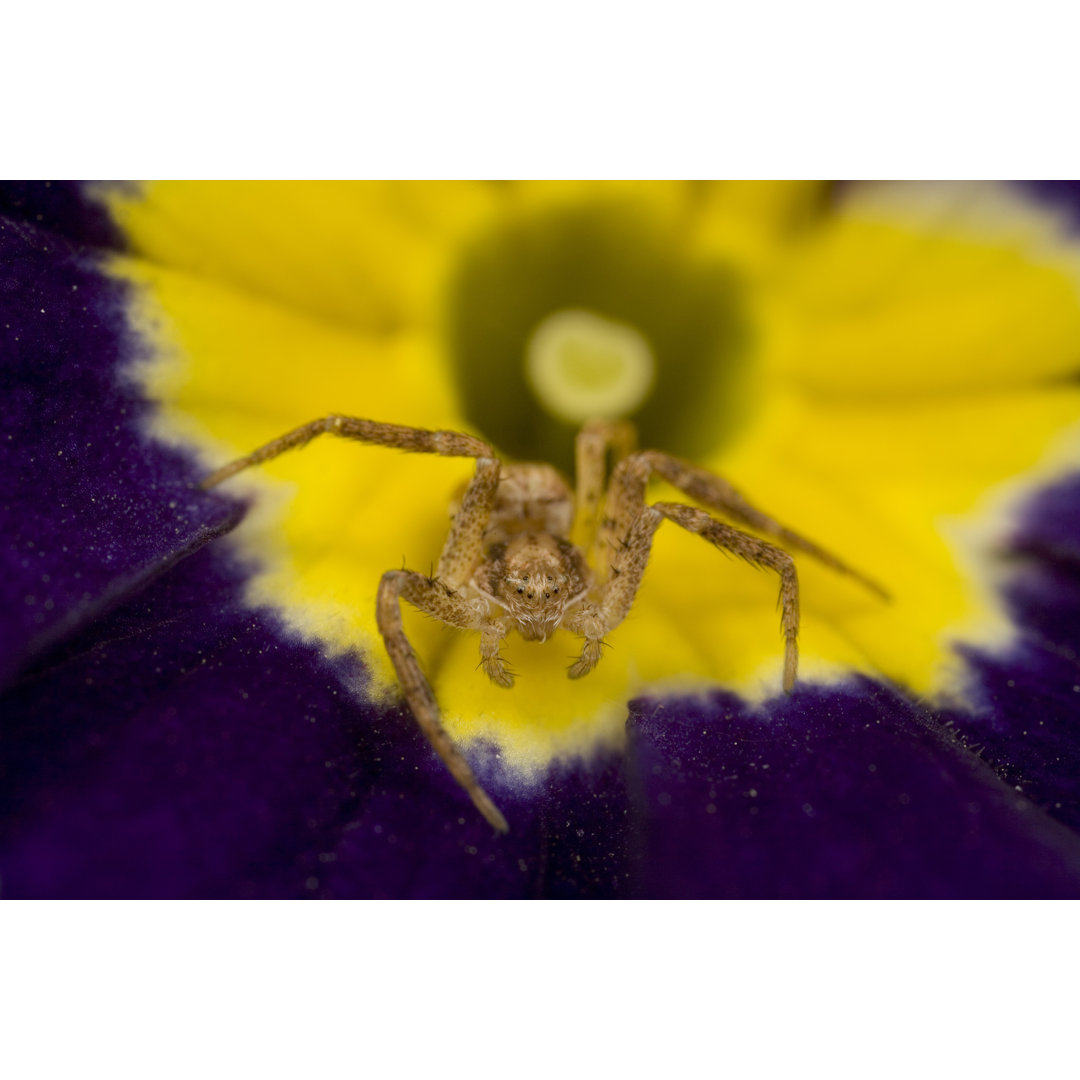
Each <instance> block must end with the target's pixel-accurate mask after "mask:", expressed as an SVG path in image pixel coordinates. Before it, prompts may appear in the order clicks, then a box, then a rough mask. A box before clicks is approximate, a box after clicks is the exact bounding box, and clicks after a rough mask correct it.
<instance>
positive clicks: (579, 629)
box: [566, 502, 799, 692]
mask: <svg viewBox="0 0 1080 1080" xmlns="http://www.w3.org/2000/svg"><path fill="white" fill-rule="evenodd" d="M665 518H666V519H667V520H668V521H673V522H675V524H676V525H680V526H682V528H684V529H686V530H687V531H689V532H692V533H696V534H697V535H698V536H700V537H702V538H703V539H704V540H708V541H709V543H710V544H712V545H713V546H714V547H718V548H720V549H721V550H722V551H730V552H731V553H732V554H734V555H738V556H739V557H740V558H742V559H745V560H746V561H747V562H749V563H752V564H753V565H755V566H764V567H767V568H769V569H770V570H775V571H776V573H777V574H778V575H779V577H780V606H781V609H782V617H781V625H782V627H783V631H784V690H785V691H787V692H790V691H791V690H792V688H793V687H794V685H795V676H796V673H797V671H798V666H799V652H798V635H799V579H798V575H797V573H796V571H795V563H794V561H793V560H792V558H791V556H790V555H789V554H788V553H787V552H786V551H784V550H783V548H779V547H777V546H776V545H775V544H770V543H768V542H767V541H765V540H759V539H758V538H757V537H756V536H751V535H750V534H749V533H744V532H742V531H741V530H739V529H736V528H734V527H733V526H731V525H727V524H725V523H724V522H722V521H717V520H716V519H715V518H713V517H710V516H709V515H708V514H707V513H706V512H705V511H704V510H699V509H698V508H697V507H696V506H687V505H685V504H684V503H671V502H658V503H653V505H651V506H643V507H641V508H639V510H638V513H637V514H636V515H635V517H634V519H633V521H632V522H631V523H630V527H629V529H628V530H627V532H626V534H625V536H624V537H623V538H622V540H621V541H620V542H619V543H618V545H617V546H616V548H615V550H614V551H613V552H612V553H611V558H610V563H609V570H610V573H609V577H608V580H607V581H606V582H605V583H604V584H603V585H602V586H601V589H600V593H599V599H598V601H597V602H596V603H593V604H589V605H585V606H584V607H583V608H582V609H581V610H580V612H578V613H575V615H574V616H573V617H572V618H571V619H568V620H567V623H566V625H567V628H568V629H570V630H572V631H573V632H575V633H579V634H581V635H582V636H583V637H584V638H585V644H584V646H583V647H582V651H581V657H580V659H579V660H578V661H577V662H576V663H575V664H574V665H573V667H571V669H570V677H571V678H580V677H581V676H582V675H585V674H587V673H588V672H589V671H591V670H592V669H593V668H594V667H595V666H596V664H597V662H598V661H599V659H600V646H601V639H602V638H603V636H604V634H606V633H608V632H610V631H611V630H614V629H615V627H616V626H618V625H619V623H621V622H622V621H623V619H625V618H626V616H627V613H628V612H629V611H630V607H631V605H632V604H633V602H634V598H635V597H636V596H637V591H638V588H639V586H640V585H641V578H642V575H643V574H644V573H645V567H646V565H647V564H648V561H649V554H650V551H651V550H652V539H653V535H654V534H655V532H656V530H657V529H658V528H659V527H660V523H661V522H662V521H663V520H664V519H665Z"/></svg>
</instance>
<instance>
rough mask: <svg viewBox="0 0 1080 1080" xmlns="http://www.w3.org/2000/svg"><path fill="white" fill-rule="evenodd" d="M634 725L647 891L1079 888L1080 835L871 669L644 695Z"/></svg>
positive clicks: (1028, 892)
mask: <svg viewBox="0 0 1080 1080" xmlns="http://www.w3.org/2000/svg"><path fill="white" fill-rule="evenodd" d="M631 733H632V752H633V757H634V769H633V771H632V776H633V782H634V783H635V784H636V785H637V787H638V792H639V799H640V802H639V805H638V813H639V815H640V820H639V821H638V823H637V827H638V829H639V830H640V836H641V840H642V849H641V857H640V864H639V866H640V878H639V882H638V885H639V888H640V890H641V892H642V894H644V895H647V896H654V897H691V896H698V897H718V896H719V897H981V896H1002V897H1006V896H1078V895H1080V838H1078V837H1077V836H1076V835H1075V834H1074V833H1073V832H1071V831H1070V830H1068V829H1066V828H1065V827H1064V826H1062V825H1060V824H1059V823H1058V822H1056V821H1054V820H1053V819H1052V818H1050V817H1049V816H1048V815H1046V814H1044V813H1043V812H1042V811H1040V810H1039V809H1038V808H1037V807H1036V806H1035V805H1034V804H1032V803H1031V802H1030V801H1029V800H1027V799H1026V798H1024V797H1023V796H1022V795H1020V794H1018V793H1017V792H1015V791H1014V790H1012V789H1011V788H1010V787H1009V785H1007V784H1006V783H1004V782H1003V781H1002V780H1001V779H1000V778H999V777H998V776H997V775H996V774H995V773H994V772H993V771H992V770H991V769H990V767H989V766H988V765H986V764H985V763H984V762H982V761H980V760H979V759H978V758H977V757H976V756H975V755H973V754H972V753H971V752H969V751H967V750H965V749H963V748H962V746H961V745H959V743H958V740H956V739H955V738H954V737H953V736H952V735H951V734H950V729H948V728H946V727H944V726H943V725H942V724H941V723H940V721H939V720H938V719H937V718H935V717H933V716H932V715H931V714H929V713H926V712H925V711H923V710H922V709H920V708H918V707H917V706H916V705H914V704H913V703H912V702H910V701H908V700H907V699H906V698H904V697H903V696H901V695H899V694H897V693H895V692H893V691H891V690H889V689H887V688H883V687H880V686H876V685H874V684H872V683H870V682H868V681H862V680H859V681H857V682H854V683H853V684H852V685H851V686H850V687H848V688H846V689H845V688H835V689H834V688H821V687H810V686H805V687H802V688H800V689H798V690H797V691H796V693H795V694H794V695H793V696H792V698H791V699H790V701H787V702H781V703H773V704H772V705H771V706H770V707H769V708H767V709H762V710H754V709H750V708H748V707H747V706H746V705H745V704H743V703H742V702H740V700H739V699H738V698H735V697H733V696H728V695H723V694H720V695H716V696H715V697H714V698H713V699H712V700H711V701H710V702H709V703H708V704H706V705H703V704H700V703H685V702H678V701H667V702H653V703H649V704H645V703H643V704H642V707H641V708H640V710H639V711H637V712H636V714H635V716H634V719H633V721H632V724H631Z"/></svg>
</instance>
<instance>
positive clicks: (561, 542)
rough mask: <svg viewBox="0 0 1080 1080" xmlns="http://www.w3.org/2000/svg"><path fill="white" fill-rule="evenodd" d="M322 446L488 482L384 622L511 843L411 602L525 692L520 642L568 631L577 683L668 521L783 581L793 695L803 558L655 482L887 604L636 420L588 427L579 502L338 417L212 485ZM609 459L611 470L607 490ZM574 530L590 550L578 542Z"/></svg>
mask: <svg viewBox="0 0 1080 1080" xmlns="http://www.w3.org/2000/svg"><path fill="white" fill-rule="evenodd" d="M322 434H331V435H340V436H342V437H343V438H346V439H357V440H359V441H360V442H366V443H374V444H376V445H378V446H389V447H396V448H398V449H400V450H411V451H415V452H418V453H424V454H441V455H442V456H444V457H465V458H475V459H476V473H475V475H474V476H473V479H472V481H471V482H470V483H469V485H468V487H467V488H466V489H465V492H464V494H463V496H462V498H461V502H460V505H459V506H458V508H457V511H456V513H455V514H454V517H453V522H452V524H451V526H450V535H449V536H448V537H447V538H446V543H445V544H444V545H443V549H442V554H441V555H440V556H439V565H438V569H437V570H436V571H435V574H434V576H431V577H429V576H427V575H426V574H419V573H416V572H415V571H412V570H388V571H387V572H386V573H385V574H383V576H382V581H381V582H380V584H379V592H378V599H377V607H376V619H377V622H378V626H379V631H380V633H381V634H382V636H383V639H384V641H385V642H386V650H387V652H388V653H389V654H390V659H391V661H392V662H393V665H394V670H395V671H396V672H397V676H398V680H399V681H400V683H401V689H402V692H403V693H404V695H405V700H406V702H407V703H408V705H409V708H410V709H411V710H412V714H413V716H414V717H415V718H416V722H417V723H418V724H419V725H420V728H421V730H422V731H423V732H424V734H425V735H426V736H427V738H428V741H429V742H430V743H431V745H432V747H434V749H435V752H436V753H437V754H438V755H439V757H440V758H442V760H443V762H444V763H445V764H446V767H447V768H448V769H449V770H450V772H451V773H452V774H453V776H454V778H455V779H456V780H457V782H458V783H459V784H460V785H461V786H462V787H463V788H464V789H465V791H466V792H468V794H469V796H470V797H471V799H472V801H473V802H474V803H475V804H476V807H477V809H479V811H480V812H481V813H482V814H483V815H484V817H485V818H486V819H487V820H488V821H489V822H490V823H491V824H492V825H493V826H494V827H495V828H496V829H498V830H499V831H500V832H506V831H507V829H508V826H507V824H506V819H505V818H504V817H503V815H502V814H501V813H500V812H499V810H498V808H497V807H496V806H495V804H494V803H493V802H492V801H491V799H490V798H489V796H488V794H487V792H486V791H484V789H483V788H482V787H481V786H480V783H479V782H478V781H477V779H476V776H475V775H474V774H473V771H472V769H471V768H470V766H469V763H468V762H467V761H466V760H465V758H464V757H463V756H462V754H461V751H460V750H458V748H457V747H456V746H455V745H454V743H453V741H452V740H451V739H450V736H449V735H448V734H447V733H446V730H445V729H444V728H443V726H442V722H441V720H440V715H439V706H438V702H437V701H436V700H435V694H434V692H433V691H432V689H431V685H430V684H429V683H428V681H427V679H426V678H425V677H424V674H423V672H422V671H421V669H420V664H419V662H418V660H417V658H416V653H415V652H413V649H412V646H410V644H409V642H408V639H407V638H406V637H405V632H404V630H403V628H402V623H401V609H400V600H401V599H405V600H407V601H408V602H409V603H410V604H413V605H415V606H416V607H417V608H419V609H420V610H421V611H424V612H426V613H427V614H428V615H431V616H433V617H434V618H436V619H439V620H441V621H442V622H444V623H446V624H447V625H448V626H452V627H456V628H458V629H460V630H477V631H479V632H480V657H481V662H482V664H483V668H484V671H485V672H487V674H488V677H489V678H491V679H492V680H493V681H494V682H496V683H498V684H499V686H506V687H509V686H512V685H513V682H514V679H513V676H512V675H511V674H510V672H508V671H507V669H506V665H505V664H504V663H503V660H502V658H501V657H500V655H499V646H500V644H501V642H502V640H503V638H505V637H506V636H507V634H509V633H510V631H511V630H517V631H518V632H519V633H520V634H521V635H522V637H524V638H525V639H526V640H528V641H545V640H547V638H548V637H549V636H550V635H551V634H552V633H553V632H554V630H555V629H556V628H557V627H559V626H564V627H566V629H568V630H570V631H571V632H572V633H575V634H579V635H580V636H581V637H582V638H583V645H582V649H581V656H580V657H579V658H578V659H577V661H576V662H575V663H574V664H573V665H572V666H571V667H570V670H569V675H570V678H572V679H577V678H580V677H581V676H582V675H586V674H588V673H589V672H590V671H592V669H593V668H594V667H595V666H596V664H597V663H598V661H599V660H600V655H601V645H602V644H603V639H604V636H605V635H606V634H608V633H610V632H611V631H612V630H614V629H615V627H617V626H618V625H619V623H621V622H622V621H623V619H624V618H626V615H627V613H628V612H629V610H630V606H631V605H632V604H633V602H634V596H635V595H636V593H637V590H638V586H639V584H640V583H641V577H642V574H643V573H644V571H645V565H646V563H647V562H648V560H649V551H650V549H651V547H652V538H653V534H654V533H655V532H656V529H657V527H658V526H659V525H660V523H661V522H662V521H663V520H664V519H665V518H666V519H667V520H669V521H673V522H675V524H676V525H681V526H682V527H683V528H684V529H687V530H689V531H690V532H692V533H697V535H698V536H701V537H702V538H703V539H705V540H708V541H709V542H710V543H711V544H714V545H715V546H716V547H718V548H721V549H723V550H726V551H730V552H732V553H734V554H735V555H738V556H739V557H740V558H743V559H746V560H747V561H748V562H750V563H753V564H754V565H756V566H763V567H767V568H769V569H770V570H774V571H776V573H777V574H778V575H779V577H780V607H781V611H782V616H781V624H782V627H783V632H784V690H786V691H790V690H791V689H792V687H793V686H794V685H795V675H796V671H797V668H798V645H797V638H798V631H799V582H798V577H797V575H796V573H795V564H794V562H793V561H792V558H791V556H790V555H789V554H788V553H787V552H786V551H784V550H783V549H782V548H780V547H777V546H776V545H775V544H771V543H768V542H767V541H765V540H760V539H758V538H757V537H755V536H751V535H750V534H749V533H745V532H742V531H740V530H739V529H735V528H733V527H732V526H730V525H726V524H724V523H723V522H721V521H717V520H716V519H715V518H713V517H711V516H710V515H709V514H707V513H705V511H704V510H700V509H698V508H697V507H694V506H688V505H686V504H684V503H676V502H657V503H652V504H649V503H647V502H646V501H645V488H646V485H647V483H648V481H649V478H650V477H651V476H653V475H656V476H659V477H662V478H663V479H664V480H666V481H667V482H668V483H669V484H671V485H672V486H673V487H675V488H677V489H678V490H679V491H682V492H683V493H684V494H686V495H687V496H689V497H690V498H691V499H694V500H695V501H696V502H699V503H702V504H703V505H705V506H708V507H710V508H711V509H713V510H720V511H723V512H724V513H726V514H727V515H728V516H730V517H731V518H733V519H734V520H736V521H739V522H741V523H742V524H744V525H748V526H750V527H751V528H752V529H755V530H756V531H758V532H760V533H763V534H765V535H766V536H770V537H773V538H774V539H776V540H780V541H782V542H783V543H785V544H787V545H788V546H789V547H791V548H793V549H795V550H797V551H802V552H805V553H807V554H809V555H812V556H814V558H816V559H818V560H819V561H821V562H823V563H825V564H826V565H827V566H830V567H832V568H833V569H834V570H837V571H839V572H841V573H844V574H849V575H851V576H852V577H855V578H857V579H858V580H860V581H861V582H862V583H863V584H864V585H866V586H867V587H868V588H870V589H872V590H873V591H874V592H876V593H878V594H879V595H881V596H885V595H886V594H885V592H884V590H883V589H882V588H881V587H880V586H879V585H877V584H876V583H875V582H873V581H871V580H870V579H868V578H866V577H864V576H863V575H862V574H859V573H858V572H857V571H855V570H853V569H851V567H849V566H847V565H846V564H845V563H843V562H841V561H840V560H839V559H837V558H836V557H835V556H833V555H830V554H829V553H828V552H826V551H823V550H822V549H821V548H819V547H818V546H817V545H816V544H813V543H811V542H810V541H809V540H806V539H805V538H803V537H802V536H799V535H798V534H797V533H794V532H792V531H791V530H790V529H787V528H785V527H784V526H783V525H781V524H779V523H778V522H776V521H774V520H773V519H772V518H771V517H768V516H767V515H765V514H763V513H761V511H759V510H756V509H754V507H752V506H750V504H749V503H747V502H746V500H745V499H743V497H742V496H741V495H740V494H739V493H738V492H737V491H735V489H734V488H732V487H731V486H730V485H729V484H728V483H727V482H726V481H724V480H721V479H720V478H719V477H717V476H713V475H712V474H711V473H709V472H706V471H705V470H703V469H699V468H697V467H696V466H694V465H691V464H689V463H688V462H685V461H681V460H679V459H678V458H676V457H672V456H671V455H670V454H665V453H662V452H660V451H658V450H642V451H634V444H635V432H634V428H633V426H632V425H631V424H629V423H627V422H625V421H605V420H598V421H592V422H591V423H588V424H586V425H585V426H584V428H582V430H581V432H580V434H579V435H578V438H577V444H576V468H577V491H576V498H575V493H574V492H572V491H571V489H570V487H569V485H568V484H567V482H566V481H565V480H564V479H563V477H562V476H561V475H560V474H559V473H558V472H557V471H556V470H555V469H554V468H553V467H552V466H550V465H537V464H514V465H508V464H503V463H501V462H500V461H499V460H498V458H497V457H496V455H495V451H494V450H493V449H492V448H491V447H490V446H488V445H487V444H486V443H484V442H482V441H481V440H480V439H477V438H475V437H474V436H472V435H465V434H462V433H460V432H456V431H427V430H424V429H422V428H413V427H403V426H401V425H398V424H384V423H379V422H377V421H374V420H360V419H357V418H355V417H351V416H327V417H324V418H323V419H321V420H313V421H312V422H311V423H309V424H304V425H303V427H299V428H296V430H294V431H290V432H289V433H288V434H286V435H282V436H281V437H280V438H278V439H275V440H274V441H273V442H269V443H267V444H266V445H265V446H262V447H260V448H259V449H258V450H255V451H254V452H253V453H251V454H248V456H247V457H243V458H239V459H238V460H236V461H233V462H232V463H230V464H229V465H225V466H224V467H223V468H220V469H218V470H217V472H215V473H213V474H212V475H210V476H208V477H207V478H206V479H205V480H204V481H203V484H202V486H203V487H204V488H211V487H215V486H216V485H217V484H220V483H221V482H222V481H223V480H227V479H228V478H229V477H230V476H233V475H235V474H236V473H238V472H240V471H241V470H242V469H246V468H248V467H249V466H252V465H257V464H259V463H260V462H263V461H268V460H269V459H270V458H274V457H277V456H278V455H279V454H282V453H284V452H285V451H286V450H292V449H295V448H296V447H301V446H305V445H307V443H309V442H311V440H312V439H314V438H315V437H316V436H317V435H322ZM609 454H610V456H611V459H612V462H613V468H612V472H611V480H610V483H609V484H607V485H606V486H605V482H604V481H605V478H606V476H607V469H608V457H609ZM605 495H606V503H605ZM602 508H603V510H604V513H603V516H602V517H601V516H600V511H601V509H602ZM572 528H573V529H574V535H575V537H576V538H577V539H578V541H579V543H578V544H575V543H573V542H572V541H571V539H570V535H571V529H572ZM590 564H591V569H590Z"/></svg>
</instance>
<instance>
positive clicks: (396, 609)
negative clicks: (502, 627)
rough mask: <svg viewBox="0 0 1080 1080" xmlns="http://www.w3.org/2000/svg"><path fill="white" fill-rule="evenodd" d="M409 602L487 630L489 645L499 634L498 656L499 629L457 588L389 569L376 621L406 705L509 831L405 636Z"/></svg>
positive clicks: (462, 625)
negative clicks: (458, 743) (404, 608)
mask: <svg viewBox="0 0 1080 1080" xmlns="http://www.w3.org/2000/svg"><path fill="white" fill-rule="evenodd" d="M402 598H403V599H405V600H408V601H409V603H410V604H412V605H413V606H414V607H417V608H419V609H420V610H421V611H423V612H426V613H427V614H428V615H431V616H433V617H434V618H436V619H439V620H440V621H442V622H444V623H446V624H447V625H448V626H453V627H456V628H457V629H459V630H481V631H484V638H483V639H482V641H483V642H487V641H488V638H489V635H492V634H493V635H494V636H495V644H494V652H495V655H496V657H497V654H498V640H499V638H498V633H499V629H498V628H492V627H489V625H488V621H487V620H485V619H484V618H482V617H479V616H477V614H476V611H475V609H474V608H473V607H472V606H471V605H470V604H469V603H468V602H467V601H465V600H463V599H462V598H461V597H460V596H459V595H458V594H457V593H456V592H454V590H453V589H451V588H449V587H448V586H447V585H444V584H443V583H442V582H441V581H439V580H438V579H432V578H427V577H424V575H423V574H417V573H416V572H415V571H412V570H387V572H386V573H385V574H383V576H382V581H380V582H379V597H378V600H377V602H376V606H375V617H376V620H377V622H378V624H379V633H380V634H382V636H383V641H385V642H386V651H387V652H388V653H389V654H390V659H391V661H392V662H393V665H394V671H395V672H396V673H397V677H398V681H399V682H400V683H401V689H402V692H403V693H404V695H405V701H406V702H407V703H408V706H409V709H410V711H411V712H412V714H413V718H414V719H415V720H416V723H417V724H418V725H419V727H420V730H421V731H422V732H423V733H424V735H425V737H426V738H427V740H428V742H429V743H431V745H432V747H433V748H434V750H435V753H436V754H438V755H439V757H440V758H441V759H442V762H443V764H444V765H445V766H446V767H447V769H449V770H450V774H451V776H453V778H454V779H455V780H456V781H457V782H458V784H460V785H461V787H462V788H463V789H464V790H465V792H466V793H467V794H468V796H469V798H470V799H472V801H473V805H474V806H475V807H476V808H477V810H479V811H480V813H481V814H483V815H484V817H485V818H486V819H487V820H488V822H490V824H491V825H493V826H494V827H495V828H496V829H498V831H499V832H509V829H510V826H509V825H508V824H507V823H506V818H505V817H503V815H502V814H501V813H500V812H499V809H498V807H497V806H496V805H495V804H494V803H493V802H492V801H491V798H490V796H489V795H488V793H487V792H486V791H485V790H484V789H483V787H482V786H481V785H480V782H479V781H478V780H477V779H476V775H475V773H474V772H473V771H472V768H471V767H470V765H469V763H468V762H467V761H466V760H465V758H464V756H463V755H462V753H461V751H460V750H459V749H458V748H457V746H456V745H455V744H454V741H453V740H452V739H451V738H450V736H449V735H448V734H447V732H446V729H445V728H444V727H443V725H442V717H441V714H440V712H439V703H438V701H437V700H436V699H435V691H434V690H432V688H431V684H430V683H429V682H428V681H427V678H426V677H425V676H424V673H423V671H422V670H421V669H420V661H419V660H418V659H417V657H416V652H415V651H414V650H413V647H412V646H411V645H410V644H409V639H408V638H407V637H406V636H405V630H404V627H403V626H402V623H401V605H400V603H399V600H400V599H402Z"/></svg>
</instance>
